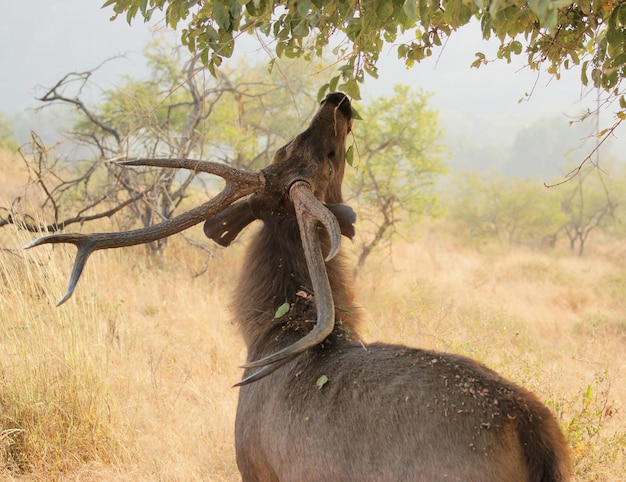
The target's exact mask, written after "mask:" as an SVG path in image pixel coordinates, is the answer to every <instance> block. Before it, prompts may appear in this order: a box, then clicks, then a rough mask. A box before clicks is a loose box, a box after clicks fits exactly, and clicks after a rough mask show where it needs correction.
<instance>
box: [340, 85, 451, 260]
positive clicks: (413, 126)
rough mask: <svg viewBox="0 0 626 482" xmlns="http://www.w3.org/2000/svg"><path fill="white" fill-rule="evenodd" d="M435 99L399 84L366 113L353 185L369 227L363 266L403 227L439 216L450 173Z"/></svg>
mask: <svg viewBox="0 0 626 482" xmlns="http://www.w3.org/2000/svg"><path fill="white" fill-rule="evenodd" d="M429 98H430V95H429V94H426V93H424V92H423V91H421V90H418V91H415V90H413V89H411V88H410V87H408V86H404V85H396V86H394V89H393V94H392V95H390V96H381V97H377V98H376V99H375V100H373V101H372V102H368V103H367V105H365V106H363V108H362V109H361V108H360V107H359V113H360V116H361V117H362V118H363V119H362V120H359V121H357V124H356V125H355V128H354V145H353V146H352V148H351V149H353V150H354V151H355V153H356V154H355V159H354V167H355V170H351V169H348V175H347V186H348V190H349V191H350V192H351V195H352V196H354V197H355V198H356V199H358V203H359V211H360V217H361V220H362V224H363V225H364V227H365V233H366V236H365V238H362V243H363V246H362V249H361V253H360V257H359V266H361V265H363V263H364V262H365V259H366V258H367V256H368V255H369V254H370V253H371V251H372V250H373V249H374V248H375V247H376V246H377V245H379V243H381V242H389V241H391V238H392V236H393V234H394V233H395V232H396V230H397V229H398V226H399V224H400V223H402V222H404V223H406V222H408V221H416V220H417V218H418V217H419V216H422V215H433V214H437V212H438V202H437V196H436V193H435V189H434V184H435V182H436V181H437V180H438V179H439V177H440V176H441V175H442V174H444V173H445V172H446V171H447V168H446V165H445V164H444V162H443V155H444V146H443V144H442V141H441V138H442V131H441V129H440V127H439V123H438V112H437V111H436V110H434V109H432V108H430V107H429V105H428V101H429Z"/></svg>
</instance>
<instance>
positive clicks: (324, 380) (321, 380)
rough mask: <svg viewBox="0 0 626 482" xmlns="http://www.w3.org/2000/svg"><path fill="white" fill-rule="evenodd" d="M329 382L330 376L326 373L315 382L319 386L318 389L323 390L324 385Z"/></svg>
mask: <svg viewBox="0 0 626 482" xmlns="http://www.w3.org/2000/svg"><path fill="white" fill-rule="evenodd" d="M328 382H329V378H328V377H327V376H326V375H322V376H321V377H319V378H318V379H317V381H316V382H315V386H316V387H317V388H318V390H321V389H322V387H323V386H324V385H326V384H327V383H328Z"/></svg>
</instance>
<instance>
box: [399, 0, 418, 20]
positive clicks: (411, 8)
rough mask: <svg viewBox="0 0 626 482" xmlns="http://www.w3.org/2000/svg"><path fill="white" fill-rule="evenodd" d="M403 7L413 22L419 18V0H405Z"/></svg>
mask: <svg viewBox="0 0 626 482" xmlns="http://www.w3.org/2000/svg"><path fill="white" fill-rule="evenodd" d="M402 9H403V10H404V14H405V15H406V18H407V20H409V21H410V22H411V23H413V22H415V20H417V0H405V2H404V5H403V6H402Z"/></svg>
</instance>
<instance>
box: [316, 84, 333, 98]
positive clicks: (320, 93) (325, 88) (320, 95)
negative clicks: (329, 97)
mask: <svg viewBox="0 0 626 482" xmlns="http://www.w3.org/2000/svg"><path fill="white" fill-rule="evenodd" d="M329 87H330V84H329V83H328V82H326V83H325V84H324V85H322V86H321V87H320V89H319V90H318V91H317V101H318V102H322V100H323V99H324V96H325V95H326V92H328V88H329Z"/></svg>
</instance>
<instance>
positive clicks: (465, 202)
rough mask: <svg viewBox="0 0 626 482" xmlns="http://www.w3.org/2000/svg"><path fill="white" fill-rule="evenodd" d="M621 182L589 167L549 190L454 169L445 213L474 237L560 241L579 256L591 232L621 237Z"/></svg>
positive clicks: (616, 174) (620, 175)
mask: <svg viewBox="0 0 626 482" xmlns="http://www.w3.org/2000/svg"><path fill="white" fill-rule="evenodd" d="M622 171H623V169H622ZM624 182H626V176H625V173H624V172H620V171H619V170H616V169H611V170H610V174H607V173H605V172H603V171H599V170H596V169H595V168H590V169H589V170H587V171H585V172H583V173H581V175H580V176H578V177H577V178H576V179H575V180H571V181H570V182H567V183H564V184H561V185H558V186H553V187H551V188H547V187H545V186H543V185H541V184H539V183H538V182H536V181H531V180H526V179H522V178H519V177H502V176H499V175H495V174H489V173H478V172H475V171H459V172H458V173H456V175H455V177H454V189H452V190H451V191H450V193H449V194H448V196H447V202H448V203H449V204H448V208H449V211H450V215H451V217H452V218H453V219H456V220H457V221H460V222H461V224H462V225H463V226H464V227H465V229H466V232H467V234H468V235H469V237H470V238H472V239H473V240H475V241H478V242H482V241H484V240H486V239H493V238H495V239H498V240H500V241H502V242H508V243H514V244H524V245H530V246H535V247H536V246H546V247H554V246H555V244H556V243H557V241H558V240H559V239H564V240H566V241H567V244H568V246H569V248H570V249H571V250H572V251H574V252H576V253H577V254H578V255H582V254H583V252H584V249H585V246H586V243H587V241H588V239H589V236H590V234H591V233H592V232H603V233H605V234H608V235H611V236H617V237H623V234H624V230H623V225H624V223H625V222H626V215H625V211H624V195H623V189H622V186H623V185H624Z"/></svg>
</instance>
